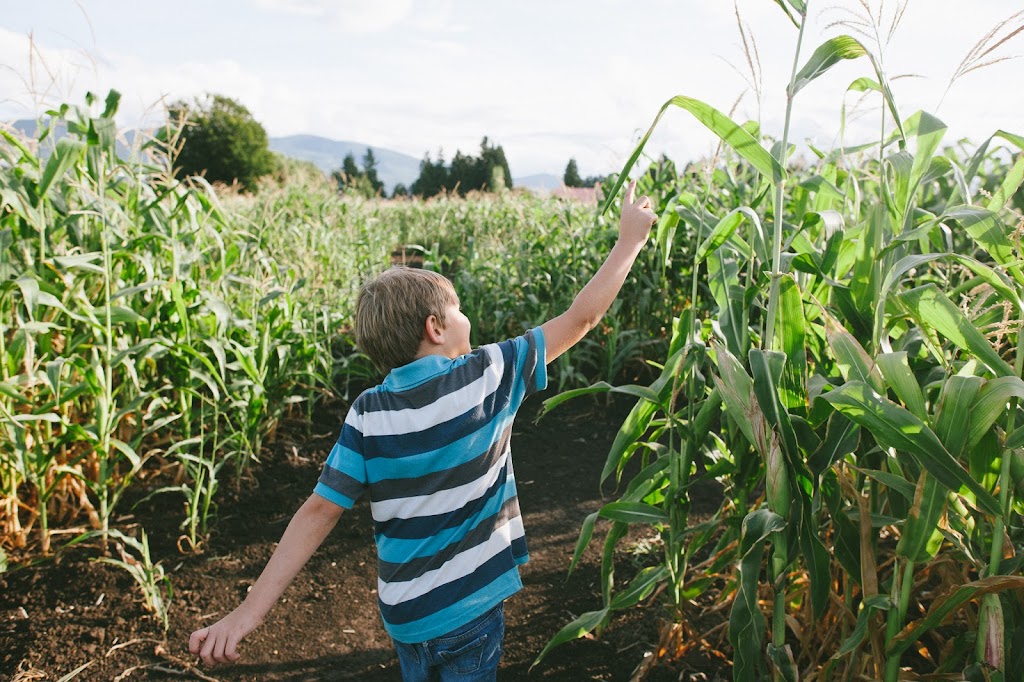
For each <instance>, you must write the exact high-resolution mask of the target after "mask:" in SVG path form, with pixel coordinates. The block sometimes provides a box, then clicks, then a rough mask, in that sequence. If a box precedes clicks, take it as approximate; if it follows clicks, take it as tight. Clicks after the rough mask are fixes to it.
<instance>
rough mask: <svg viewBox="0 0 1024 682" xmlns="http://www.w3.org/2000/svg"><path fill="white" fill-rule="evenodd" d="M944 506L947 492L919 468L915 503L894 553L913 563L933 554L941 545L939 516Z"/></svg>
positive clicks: (929, 557) (927, 558)
mask: <svg viewBox="0 0 1024 682" xmlns="http://www.w3.org/2000/svg"><path fill="white" fill-rule="evenodd" d="M945 509H946V491H945V490H944V489H943V488H942V487H941V486H940V485H939V483H938V481H936V480H935V478H934V477H933V476H930V475H929V474H928V472H927V471H922V472H921V478H920V479H918V481H917V488H916V490H915V492H914V505H913V506H912V507H911V508H910V514H908V515H907V520H906V522H905V523H904V524H903V533H902V535H900V541H899V543H898V544H897V545H896V553H897V554H899V555H900V556H903V557H906V558H907V559H909V560H910V561H913V562H915V563H916V562H924V561H928V560H929V559H931V558H932V557H934V556H935V554H936V553H937V552H938V551H939V546H940V545H941V544H942V539H943V535H942V532H941V531H940V530H939V519H940V518H942V513H943V511H945Z"/></svg>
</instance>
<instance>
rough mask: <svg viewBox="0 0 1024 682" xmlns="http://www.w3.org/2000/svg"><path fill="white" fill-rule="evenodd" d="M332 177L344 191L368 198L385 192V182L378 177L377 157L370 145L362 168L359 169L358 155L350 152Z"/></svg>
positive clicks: (339, 188) (364, 156) (340, 189)
mask: <svg viewBox="0 0 1024 682" xmlns="http://www.w3.org/2000/svg"><path fill="white" fill-rule="evenodd" d="M331 177H333V178H334V181H335V182H336V183H338V190H339V191H342V192H344V191H350V192H355V193H356V194H358V195H360V196H363V197H366V198H371V197H376V196H380V195H381V194H382V193H383V192H384V183H383V182H382V181H381V180H380V179H379V178H378V177H377V159H376V158H375V157H374V155H373V150H372V149H370V148H369V147H367V148H366V154H364V155H363V169H362V170H359V167H358V166H357V165H356V157H355V156H353V155H352V153H351V152H350V153H348V154H346V155H345V158H344V159H342V161H341V168H339V169H338V170H336V171H334V172H333V173H331Z"/></svg>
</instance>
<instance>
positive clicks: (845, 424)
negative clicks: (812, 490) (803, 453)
mask: <svg viewBox="0 0 1024 682" xmlns="http://www.w3.org/2000/svg"><path fill="white" fill-rule="evenodd" d="M859 442H860V427H859V426H858V425H857V424H855V423H854V422H852V421H850V420H849V419H847V418H846V417H844V416H843V415H842V413H840V412H833V413H832V414H831V415H830V416H829V418H828V427H827V428H826V431H825V440H823V441H822V442H821V445H819V446H818V449H817V450H815V452H814V454H813V455H811V457H809V458H808V460H807V466H808V467H809V468H810V470H811V473H813V474H814V475H815V476H821V475H822V474H823V473H824V472H825V470H827V469H828V468H829V467H831V466H832V465H833V464H834V463H835V462H837V461H838V460H839V459H840V458H841V457H845V456H846V455H848V454H850V453H852V452H854V451H855V450H856V449H857V443H859Z"/></svg>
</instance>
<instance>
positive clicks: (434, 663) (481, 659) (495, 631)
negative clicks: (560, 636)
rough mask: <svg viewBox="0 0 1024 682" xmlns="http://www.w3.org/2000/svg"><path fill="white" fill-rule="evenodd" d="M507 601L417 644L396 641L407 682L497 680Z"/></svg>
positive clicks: (403, 675) (403, 677)
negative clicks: (440, 635)
mask: <svg viewBox="0 0 1024 682" xmlns="http://www.w3.org/2000/svg"><path fill="white" fill-rule="evenodd" d="M504 606H505V604H504V602H502V603H501V604H498V605H497V606H496V607H494V608H493V609H491V610H490V611H488V612H487V613H485V614H484V615H482V616H480V617H479V618H476V619H474V620H472V621H470V622H469V623H466V624H465V625H463V626H462V627H459V628H456V629H454V630H452V631H451V632H449V633H448V634H446V635H444V636H442V637H438V638H437V639H428V640H427V641H426V642H420V643H418V644H405V643H404V642H398V641H395V648H396V649H397V650H398V663H399V665H400V666H401V668H402V680H404V682H421V681H422V682H447V681H448V680H453V681H454V680H458V681H459V682H471V681H474V680H481V681H483V680H494V679H496V676H497V674H498V662H499V661H500V660H501V641H502V639H504V638H505V609H504Z"/></svg>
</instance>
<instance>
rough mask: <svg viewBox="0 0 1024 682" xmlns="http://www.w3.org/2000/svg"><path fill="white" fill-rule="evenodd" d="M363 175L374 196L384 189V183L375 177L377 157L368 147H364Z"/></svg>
mask: <svg viewBox="0 0 1024 682" xmlns="http://www.w3.org/2000/svg"><path fill="white" fill-rule="evenodd" d="M363 176H364V177H365V178H366V180H367V182H368V183H369V184H370V188H371V189H372V190H373V194H374V196H376V195H379V194H380V193H381V192H383V191H384V183H383V182H381V180H380V179H379V178H378V177H377V159H376V158H375V157H374V156H373V150H372V149H370V148H369V147H367V148H366V153H365V154H364V155H363Z"/></svg>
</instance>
